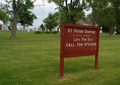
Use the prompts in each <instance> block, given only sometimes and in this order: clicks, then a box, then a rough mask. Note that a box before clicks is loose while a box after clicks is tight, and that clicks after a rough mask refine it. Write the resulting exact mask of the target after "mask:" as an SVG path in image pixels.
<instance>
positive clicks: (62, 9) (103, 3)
mask: <svg viewBox="0 0 120 85" xmlns="http://www.w3.org/2000/svg"><path fill="white" fill-rule="evenodd" d="M4 1H6V3H7V4H6V5H4V7H3V8H2V9H4V11H3V13H4V12H5V13H7V14H9V16H10V15H11V16H12V18H11V21H12V34H11V39H16V26H17V22H20V23H22V25H25V24H27V25H32V23H33V20H34V19H36V18H37V17H36V16H35V15H34V14H32V12H31V11H29V10H28V9H33V8H34V5H33V3H34V2H35V1H36V0H4ZM44 1H47V2H48V3H51V2H54V3H55V4H56V5H57V8H56V9H58V10H59V11H58V12H56V13H54V14H52V13H49V15H48V17H47V18H45V19H44V20H43V22H44V23H45V26H46V27H47V28H49V29H50V30H51V29H53V28H55V27H56V26H60V23H72V24H76V22H77V21H78V20H80V19H83V20H89V21H92V22H93V24H92V25H93V26H95V25H96V24H98V26H102V27H103V29H106V31H108V32H109V36H112V34H113V31H114V30H115V29H114V27H116V30H117V31H118V32H119V30H120V0H44ZM9 4H11V5H12V7H11V10H10V11H8V10H9V9H8V8H9ZM1 7H2V5H1ZM6 10H7V11H6ZM84 10H87V11H89V10H91V11H92V13H91V14H89V15H88V16H87V17H86V16H85V13H84ZM1 11H2V10H1ZM23 11H24V12H23ZM1 13H2V12H1ZM1 13H0V14H1ZM28 14H31V16H32V19H30V18H31V17H29V16H28V17H27V18H28V20H31V21H30V22H31V23H28V20H27V19H23V18H24V16H25V15H28ZM7 18H8V17H6V19H4V20H3V21H4V22H6V21H7ZM42 27H44V26H43V25H42ZM58 28H59V27H58Z"/></svg>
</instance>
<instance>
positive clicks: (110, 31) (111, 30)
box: [109, 27, 113, 36]
mask: <svg viewBox="0 0 120 85" xmlns="http://www.w3.org/2000/svg"><path fill="white" fill-rule="evenodd" d="M112 35H113V29H112V28H111V27H110V30H109V36H112Z"/></svg>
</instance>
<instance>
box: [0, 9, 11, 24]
mask: <svg viewBox="0 0 120 85" xmlns="http://www.w3.org/2000/svg"><path fill="white" fill-rule="evenodd" d="M0 20H2V21H3V23H4V24H6V23H7V22H8V20H9V16H8V15H7V13H6V12H4V11H2V10H0Z"/></svg>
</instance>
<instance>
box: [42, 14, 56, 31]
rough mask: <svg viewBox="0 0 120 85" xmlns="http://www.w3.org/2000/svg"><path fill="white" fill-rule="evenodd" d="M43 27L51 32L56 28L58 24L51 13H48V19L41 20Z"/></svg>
mask: <svg viewBox="0 0 120 85" xmlns="http://www.w3.org/2000/svg"><path fill="white" fill-rule="evenodd" d="M43 22H44V23H45V26H46V27H47V28H48V29H49V30H50V31H51V30H52V29H54V28H55V27H56V26H58V22H57V20H56V16H55V15H54V14H52V13H49V15H48V17H47V18H45V19H44V20H43Z"/></svg>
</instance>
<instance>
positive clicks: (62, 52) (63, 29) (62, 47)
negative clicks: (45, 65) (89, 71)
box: [59, 23, 100, 78]
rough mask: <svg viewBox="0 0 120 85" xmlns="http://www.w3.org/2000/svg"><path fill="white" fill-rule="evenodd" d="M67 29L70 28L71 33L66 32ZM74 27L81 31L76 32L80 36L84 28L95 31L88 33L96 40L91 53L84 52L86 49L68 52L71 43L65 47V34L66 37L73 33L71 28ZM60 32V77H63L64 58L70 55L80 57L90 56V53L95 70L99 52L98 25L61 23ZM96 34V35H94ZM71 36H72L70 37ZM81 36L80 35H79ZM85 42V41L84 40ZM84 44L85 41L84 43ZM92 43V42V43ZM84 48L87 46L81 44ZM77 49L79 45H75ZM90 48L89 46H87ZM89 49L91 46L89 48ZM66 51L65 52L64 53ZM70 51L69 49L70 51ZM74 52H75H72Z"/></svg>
mask: <svg viewBox="0 0 120 85" xmlns="http://www.w3.org/2000/svg"><path fill="white" fill-rule="evenodd" d="M68 29H71V30H70V31H69V32H71V33H67V31H66V30H68ZM74 29H80V30H81V32H79V33H77V34H80V35H81V36H82V35H84V34H85V33H82V32H83V31H84V30H91V31H93V32H95V34H94V35H92V34H89V35H90V36H93V38H92V39H94V38H95V41H94V42H96V44H95V46H93V47H94V48H95V50H93V52H92V51H91V52H92V53H91V52H88V51H87V52H88V53H86V51H83V53H77V54H76V53H75V52H73V53H72V54H69V48H72V45H71V47H69V48H68V49H67V48H66V46H65V45H66V44H65V43H66V42H65V41H66V36H67V37H68V36H69V35H70V34H71V35H73V34H74V35H75V33H73V30H74ZM60 32H61V34H60V75H59V76H60V78H63V71H64V58H70V57H82V56H91V55H95V66H94V68H95V69H96V70H97V66H98V52H99V34H100V27H98V26H84V25H75V24H67V23H61V29H60ZM95 35H96V37H94V36H95ZM72 38H73V37H72ZM80 38H81V37H80ZM78 40H79V38H78ZM68 41H69V39H68ZM70 42H71V40H70ZM79 42H81V41H79ZM84 42H85V41H84ZM85 44H86V43H85ZM85 44H83V45H85ZM93 45H94V44H93ZM73 46H75V45H74V43H73ZM82 47H83V48H84V49H87V48H88V46H82ZM75 48H76V47H73V48H72V49H73V51H74V49H75ZM77 48H78V49H79V50H80V48H79V47H77ZM89 48H90V47H89ZM90 49H91V48H90ZM66 52H67V53H66ZM70 52H71V51H70ZM74 53H75V54H74Z"/></svg>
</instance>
